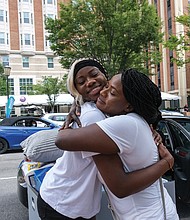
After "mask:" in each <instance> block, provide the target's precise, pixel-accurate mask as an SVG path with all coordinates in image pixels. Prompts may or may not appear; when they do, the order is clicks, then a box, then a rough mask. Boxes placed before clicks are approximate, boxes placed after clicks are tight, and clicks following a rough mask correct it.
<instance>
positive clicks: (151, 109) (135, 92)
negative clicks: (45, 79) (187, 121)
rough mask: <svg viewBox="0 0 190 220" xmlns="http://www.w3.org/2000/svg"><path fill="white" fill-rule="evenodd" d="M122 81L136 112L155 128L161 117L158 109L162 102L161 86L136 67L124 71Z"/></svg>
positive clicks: (127, 98) (126, 95)
mask: <svg viewBox="0 0 190 220" xmlns="http://www.w3.org/2000/svg"><path fill="white" fill-rule="evenodd" d="M121 82H122V86H123V93H124V96H125V98H126V100H127V101H128V102H129V103H130V104H131V105H132V106H133V109H134V112H136V113H137V114H139V115H140V116H142V117H143V118H144V119H145V120H146V121H147V123H148V124H152V125H153V127H154V128H155V127H156V125H157V123H158V122H159V120H160V119H161V113H160V111H159V109H158V108H159V106H160V105H161V102H162V98H161V92H160V91H159V88H158V87H157V86H156V84H154V83H153V82H152V81H151V80H150V79H149V77H148V76H146V75H145V74H143V73H141V72H139V71H137V70H135V69H128V70H126V71H124V72H122V76H121Z"/></svg>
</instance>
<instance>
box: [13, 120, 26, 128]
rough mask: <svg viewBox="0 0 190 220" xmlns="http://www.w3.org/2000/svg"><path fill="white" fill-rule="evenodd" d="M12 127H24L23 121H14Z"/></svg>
mask: <svg viewBox="0 0 190 220" xmlns="http://www.w3.org/2000/svg"><path fill="white" fill-rule="evenodd" d="M13 126H17V127H25V120H19V121H16V122H15V123H14V124H13Z"/></svg>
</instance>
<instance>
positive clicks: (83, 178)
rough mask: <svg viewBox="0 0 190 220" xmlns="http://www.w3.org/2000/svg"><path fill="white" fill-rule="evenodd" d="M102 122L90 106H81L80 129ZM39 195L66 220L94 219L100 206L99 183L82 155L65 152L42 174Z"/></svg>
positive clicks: (91, 163)
mask: <svg viewBox="0 0 190 220" xmlns="http://www.w3.org/2000/svg"><path fill="white" fill-rule="evenodd" d="M104 118H105V116H104V114H103V113H102V112H101V111H99V110H98V109H97V108H96V106H95V104H94V103H91V102H87V103H85V104H84V105H82V107H81V116H80V121H81V123H82V126H83V127H84V126H87V125H89V124H92V123H95V122H97V121H100V120H102V119H104ZM73 127H74V128H76V127H77V125H76V124H74V125H73ZM78 144H80V143H78ZM40 195H41V197H42V198H43V200H44V201H45V202H46V203H48V204H49V205H50V206H51V207H53V208H54V209H55V210H56V211H58V212H59V213H61V214H62V215H65V216H68V217H70V218H77V217H79V216H80V217H83V218H91V217H92V216H94V215H96V214H97V213H98V212H99V210H100V204H101V202H100V200H101V183H100V182H99V180H98V178H97V168H96V165H95V163H94V161H93V159H92V158H91V157H89V158H82V152H69V151H65V152H64V154H63V156H62V157H61V158H59V159H57V161H56V163H55V165H54V166H53V167H52V169H50V171H49V172H48V173H47V174H46V176H45V178H44V180H43V182H42V185H41V188H40Z"/></svg>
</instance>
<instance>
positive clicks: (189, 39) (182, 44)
mask: <svg viewBox="0 0 190 220" xmlns="http://www.w3.org/2000/svg"><path fill="white" fill-rule="evenodd" d="M188 11H189V12H190V8H188ZM176 21H177V22H179V23H180V24H182V25H184V26H185V28H186V32H185V36H184V35H180V36H175V35H171V36H170V37H169V39H168V40H167V41H166V42H164V46H165V47H166V48H169V49H170V50H172V51H175V52H176V56H175V57H173V58H172V60H171V61H172V62H175V63H176V64H177V66H179V67H182V66H183V65H184V64H186V63H190V58H189V57H187V58H185V59H184V55H185V52H186V51H190V14H189V13H188V14H187V15H181V16H179V17H176Z"/></svg>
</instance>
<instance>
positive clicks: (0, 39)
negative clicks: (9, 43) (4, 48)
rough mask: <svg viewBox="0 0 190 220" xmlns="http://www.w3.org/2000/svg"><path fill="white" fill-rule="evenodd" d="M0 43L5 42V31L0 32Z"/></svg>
mask: <svg viewBox="0 0 190 220" xmlns="http://www.w3.org/2000/svg"><path fill="white" fill-rule="evenodd" d="M0 44H5V33H3V32H0Z"/></svg>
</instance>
